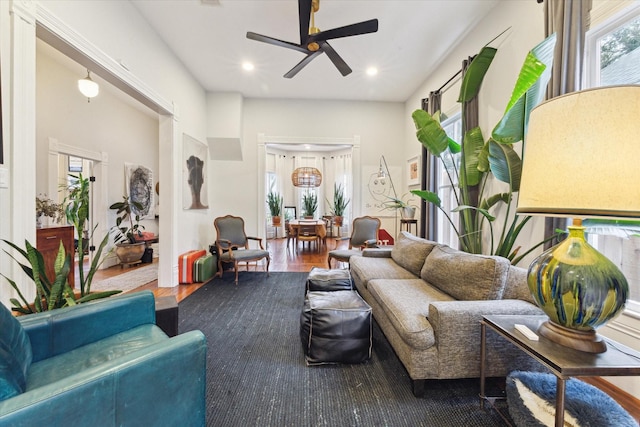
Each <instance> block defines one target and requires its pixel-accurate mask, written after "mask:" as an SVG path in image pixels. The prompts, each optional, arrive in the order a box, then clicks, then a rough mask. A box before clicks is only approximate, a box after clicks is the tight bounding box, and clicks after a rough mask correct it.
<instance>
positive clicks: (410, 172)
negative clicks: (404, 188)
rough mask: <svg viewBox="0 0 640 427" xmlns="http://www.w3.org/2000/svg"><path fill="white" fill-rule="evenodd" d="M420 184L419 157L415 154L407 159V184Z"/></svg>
mask: <svg viewBox="0 0 640 427" xmlns="http://www.w3.org/2000/svg"><path fill="white" fill-rule="evenodd" d="M418 184H420V157H419V156H415V157H412V158H410V159H409V160H407V185H408V186H411V185H418Z"/></svg>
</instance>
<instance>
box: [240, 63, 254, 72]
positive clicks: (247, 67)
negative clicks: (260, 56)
mask: <svg viewBox="0 0 640 427" xmlns="http://www.w3.org/2000/svg"><path fill="white" fill-rule="evenodd" d="M254 68H255V66H254V65H253V64H252V63H251V62H244V63H243V64H242V69H243V70H245V71H253V69H254Z"/></svg>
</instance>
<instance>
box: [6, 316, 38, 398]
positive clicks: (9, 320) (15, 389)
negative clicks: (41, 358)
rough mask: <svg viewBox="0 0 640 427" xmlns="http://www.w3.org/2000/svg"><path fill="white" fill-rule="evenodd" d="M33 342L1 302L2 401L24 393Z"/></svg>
mask: <svg viewBox="0 0 640 427" xmlns="http://www.w3.org/2000/svg"><path fill="white" fill-rule="evenodd" d="M31 359H32V353H31V342H30V341H29V337H28V336H27V334H26V332H25V331H24V329H23V328H22V325H21V324H20V322H18V319H16V318H15V317H13V315H12V314H11V312H10V311H9V310H8V309H7V308H6V307H5V306H4V305H2V304H0V401H2V400H5V399H8V398H10V397H13V396H16V395H18V394H21V393H24V391H25V389H26V386H27V370H28V369H29V366H30V365H31Z"/></svg>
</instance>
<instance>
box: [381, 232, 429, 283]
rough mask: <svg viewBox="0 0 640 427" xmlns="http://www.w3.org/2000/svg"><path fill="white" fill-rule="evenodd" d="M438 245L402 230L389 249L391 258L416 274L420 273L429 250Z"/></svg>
mask: <svg viewBox="0 0 640 427" xmlns="http://www.w3.org/2000/svg"><path fill="white" fill-rule="evenodd" d="M436 246H438V243H436V242H432V241H430V240H426V239H422V238H420V237H416V236H414V235H413V234H411V233H408V232H406V231H402V232H401V233H400V236H399V237H398V240H396V242H395V244H394V245H393V249H392V250H391V258H392V259H393V260H394V261H395V263H396V264H398V265H399V266H400V267H402V268H404V269H405V270H409V271H410V272H411V273H413V274H415V275H416V276H419V275H420V270H421V269H422V265H423V264H424V260H425V259H426V258H427V256H428V255H429V253H430V252H431V250H432V249H433V248H434V247H436Z"/></svg>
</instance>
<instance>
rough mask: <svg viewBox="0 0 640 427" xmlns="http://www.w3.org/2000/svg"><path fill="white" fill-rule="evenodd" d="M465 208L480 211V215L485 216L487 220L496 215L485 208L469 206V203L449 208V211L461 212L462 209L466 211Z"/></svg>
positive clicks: (492, 219)
mask: <svg viewBox="0 0 640 427" xmlns="http://www.w3.org/2000/svg"><path fill="white" fill-rule="evenodd" d="M466 210H472V211H476V212H480V213H481V214H482V216H484V217H485V218H487V219H488V220H489V221H494V220H495V219H496V217H495V216H493V215H491V214H490V213H489V211H487V210H486V209H482V208H477V207H475V206H469V205H459V206H456V207H455V208H454V209H452V210H451V212H463V211H466Z"/></svg>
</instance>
